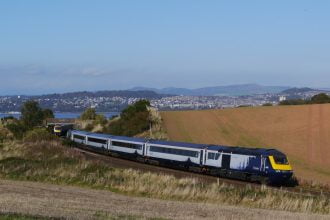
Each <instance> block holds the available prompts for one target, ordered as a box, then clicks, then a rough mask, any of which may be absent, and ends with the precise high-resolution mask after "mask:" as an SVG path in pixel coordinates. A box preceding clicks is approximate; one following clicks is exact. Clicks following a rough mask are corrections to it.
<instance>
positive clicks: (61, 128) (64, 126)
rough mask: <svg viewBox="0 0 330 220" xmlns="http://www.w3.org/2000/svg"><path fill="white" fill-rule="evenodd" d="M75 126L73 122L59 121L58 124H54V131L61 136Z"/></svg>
mask: <svg viewBox="0 0 330 220" xmlns="http://www.w3.org/2000/svg"><path fill="white" fill-rule="evenodd" d="M73 126H74V124H73V123H58V124H55V125H54V128H53V133H54V134H55V135H56V136H59V137H61V136H65V135H66V133H67V132H68V131H69V130H72V129H73Z"/></svg>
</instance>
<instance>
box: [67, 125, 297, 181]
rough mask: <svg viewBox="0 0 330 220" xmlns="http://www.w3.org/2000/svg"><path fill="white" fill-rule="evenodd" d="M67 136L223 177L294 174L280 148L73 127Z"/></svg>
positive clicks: (99, 148) (104, 150) (285, 177)
mask: <svg viewBox="0 0 330 220" xmlns="http://www.w3.org/2000/svg"><path fill="white" fill-rule="evenodd" d="M67 137H68V138H69V139H70V140H71V141H73V142H75V143H77V144H79V145H80V146H84V148H88V149H89V150H92V151H95V152H98V153H101V154H105V155H111V156H116V157H121V158H125V159H131V160H136V161H139V162H143V163H149V164H153V165H159V166H166V167H171V168H174V169H184V170H187V171H192V172H198V173H204V174H209V175H213V176H218V177H222V178H231V179H238V180H244V181H249V182H259V183H262V184H267V185H274V184H275V185H283V184H285V183H286V182H287V181H289V180H290V179H291V177H292V175H293V170H292V167H291V165H290V163H289V161H288V159H287V157H286V155H285V154H284V153H282V152H280V151H279V150H276V149H265V148H244V147H230V146H222V145H209V144H196V143H186V142H174V141H163V140H152V139H144V138H136V137H126V136H115V135H109V134H101V133H92V132H86V131H80V130H70V131H69V132H68V133H67Z"/></svg>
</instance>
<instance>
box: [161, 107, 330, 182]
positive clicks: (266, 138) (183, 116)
mask: <svg viewBox="0 0 330 220" xmlns="http://www.w3.org/2000/svg"><path fill="white" fill-rule="evenodd" d="M161 115H162V118H163V120H164V126H165V129H166V131H167V134H168V136H169V138H170V139H171V140H175V141H185V142H193V143H204V144H219V145H230V146H246V147H259V148H276V149H278V150H281V151H282V152H283V153H285V154H286V155H287V156H288V158H289V161H290V163H291V165H292V166H293V169H294V172H295V174H296V176H297V177H298V178H299V179H302V180H308V181H314V182H319V183H326V184H330V104H323V105H301V106H274V107H245V108H235V109H223V110H200V111H169V112H162V113H161Z"/></svg>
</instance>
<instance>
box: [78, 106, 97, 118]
mask: <svg viewBox="0 0 330 220" xmlns="http://www.w3.org/2000/svg"><path fill="white" fill-rule="evenodd" d="M80 119H81V120H84V121H85V120H95V119H96V111H95V109H94V108H88V109H86V110H85V111H84V112H83V113H82V114H81V116H80Z"/></svg>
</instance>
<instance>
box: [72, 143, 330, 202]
mask: <svg viewBox="0 0 330 220" xmlns="http://www.w3.org/2000/svg"><path fill="white" fill-rule="evenodd" d="M74 150H76V151H78V152H80V153H81V154H83V155H84V157H85V158H86V159H89V160H98V161H102V162H105V163H107V164H109V165H110V166H112V167H114V168H123V169H128V168H129V169H134V170H139V171H143V172H151V173H156V174H160V173H161V174H165V175H173V176H175V177H177V178H194V179H197V180H199V181H200V182H202V183H217V184H219V185H221V184H228V185H234V186H238V187H247V186H250V187H253V188H256V189H260V188H261V187H264V186H262V185H261V184H258V183H251V182H244V181H241V180H234V179H226V178H220V177H215V176H210V175H205V174H200V173H193V172H187V171H184V170H176V169H171V168H167V167H161V166H156V165H151V164H145V163H141V162H138V161H133V160H127V159H122V158H118V157H112V156H108V155H102V154H99V153H95V152H91V151H89V150H87V149H85V148H84V147H83V149H82V148H74ZM267 187H269V188H271V189H272V190H274V191H277V192H287V193H291V194H296V195H303V196H308V197H318V196H325V197H328V198H330V191H327V190H314V189H304V188H302V187H299V186H297V187H283V186H282V187H277V186H267Z"/></svg>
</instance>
